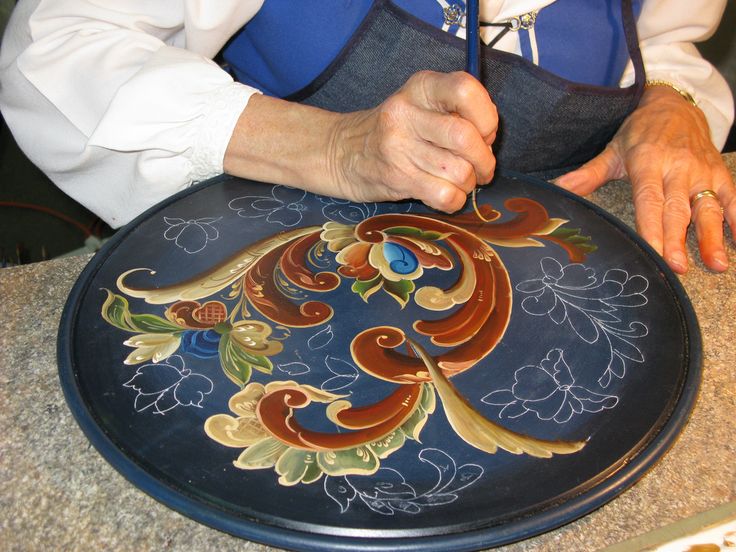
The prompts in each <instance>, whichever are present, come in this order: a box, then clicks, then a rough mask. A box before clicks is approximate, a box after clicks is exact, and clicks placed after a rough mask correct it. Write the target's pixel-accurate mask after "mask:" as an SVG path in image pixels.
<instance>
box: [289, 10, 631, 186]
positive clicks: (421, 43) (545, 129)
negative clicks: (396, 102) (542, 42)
mask: <svg viewBox="0 0 736 552" xmlns="http://www.w3.org/2000/svg"><path fill="white" fill-rule="evenodd" d="M621 10H622V21H623V27H624V35H625V37H626V44H627V47H628V51H629V56H630V58H631V60H632V61H633V64H634V69H635V73H636V79H635V82H634V84H633V85H631V86H630V87H628V88H619V87H606V86H594V85H589V84H580V83H574V82H571V81H568V80H565V79H563V78H561V77H558V76H556V75H554V74H552V73H550V72H549V71H546V70H544V69H541V68H540V67H538V66H536V65H534V64H533V63H531V62H529V61H527V60H526V59H524V58H522V57H520V56H517V55H514V54H509V53H506V52H502V51H498V50H494V49H493V48H489V47H487V46H485V45H483V44H482V45H481V56H482V59H481V73H482V82H483V84H484V85H485V86H486V88H487V89H488V92H489V93H490V95H491V98H492V99H493V101H494V102H495V104H496V106H497V107H498V112H499V119H500V124H499V132H498V135H497V139H496V143H495V144H494V146H493V149H494V152H495V154H496V157H497V161H498V167H499V168H504V169H511V170H515V171H518V172H523V173H531V174H536V175H539V176H543V177H547V178H551V177H554V176H556V175H559V174H562V173H563V172H565V171H566V170H568V169H570V168H573V167H576V166H578V165H580V164H582V163H584V162H585V161H587V160H589V159H591V158H592V157H594V156H595V155H596V154H598V153H599V152H601V151H602V150H603V148H604V147H605V146H606V144H607V143H608V142H609V141H610V139H611V138H612V136H613V135H614V133H615V132H616V130H617V129H618V128H619V127H620V126H621V123H622V122H623V121H624V119H625V118H626V117H627V116H628V115H629V114H630V113H631V112H632V111H633V110H634V109H635V108H636V106H637V104H638V102H639V99H640V98H641V94H642V92H643V89H644V82H645V76H644V64H643V62H642V58H641V52H640V50H639V45H638V38H637V34H636V22H635V20H634V14H633V10H632V6H631V0H622V1H621ZM464 67H465V41H464V40H462V39H461V38H458V37H456V36H453V35H450V34H448V33H446V32H444V31H442V30H441V29H438V28H436V27H434V26H432V25H429V24H427V23H425V22H424V21H422V20H420V19H419V18H417V17H415V16H413V15H412V14H410V13H408V12H406V11H404V10H402V9H401V8H399V7H397V6H396V5H394V4H393V3H391V2H389V1H387V0H376V1H375V2H374V4H373V6H372V8H371V10H370V12H369V13H368V15H367V16H366V17H365V19H364V20H363V22H362V23H361V25H360V26H359V28H358V30H357V32H356V33H355V34H354V35H353V37H352V39H351V40H350V41H349V42H348V44H347V45H346V46H345V47H344V48H343V50H342V52H341V53H340V55H339V56H338V57H337V58H336V59H335V60H334V61H333V62H332V63H331V64H330V65H329V66H328V67H327V69H325V70H324V71H323V72H322V74H320V75H319V76H318V77H317V78H316V79H315V80H314V81H313V82H312V83H310V84H309V85H307V86H306V87H304V88H303V89H302V90H300V91H298V92H296V93H294V94H292V95H290V96H289V97H288V98H287V99H290V100H292V101H298V102H302V103H305V104H309V105H313V106H316V107H321V108H325V109H329V110H332V111H340V112H347V111H355V110H359V109H367V108H371V107H375V106H376V105H378V104H380V103H381V102H382V101H383V100H385V99H386V98H387V97H388V96H390V95H391V94H392V93H393V92H395V91H396V90H397V89H398V88H400V87H401V86H402V85H403V84H404V83H405V82H406V80H407V79H408V78H409V77H410V76H411V75H412V74H414V73H415V72H417V71H420V70H432V71H442V72H449V71H458V70H462V69H463V68H464Z"/></svg>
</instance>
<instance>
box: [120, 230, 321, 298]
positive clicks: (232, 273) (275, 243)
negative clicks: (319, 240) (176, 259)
mask: <svg viewBox="0 0 736 552" xmlns="http://www.w3.org/2000/svg"><path fill="white" fill-rule="evenodd" d="M320 228H321V227H320V226H308V227H306V228H299V229H297V230H291V231H289V232H284V233H281V234H277V235H276V236H272V237H269V238H267V239H264V240H261V241H258V242H256V243H254V244H252V245H250V246H249V247H247V248H246V249H245V250H244V251H243V252H242V253H240V254H238V255H236V256H234V257H232V258H231V259H230V260H228V261H225V263H224V264H221V265H219V266H216V267H215V268H214V269H212V270H210V271H209V272H204V273H202V274H199V275H198V276H195V277H194V278H192V279H190V280H188V281H186V282H183V283H181V284H175V285H172V286H166V287H162V288H156V289H141V288H134V287H129V286H128V285H126V284H125V279H126V278H127V277H128V275H130V274H132V273H134V272H140V271H141V270H148V271H149V273H150V274H151V275H153V274H156V272H155V271H154V270H150V269H148V268H134V269H132V270H128V271H127V272H124V273H123V274H121V275H120V276H119V277H118V279H117V286H118V289H120V291H122V292H123V293H125V294H127V295H129V296H130V297H137V298H140V299H145V301H146V303H149V304H151V305H165V304H168V303H173V302H174V301H179V300H192V301H194V300H197V299H203V298H205V297H209V296H210V295H212V294H213V293H217V292H218V291H221V290H222V289H224V288H226V287H227V286H229V285H230V284H232V283H233V282H235V281H236V280H237V279H238V278H241V277H242V276H244V275H245V273H246V272H248V270H249V269H250V268H251V267H252V266H253V264H254V263H255V262H256V261H257V260H258V259H260V258H261V257H263V256H264V255H266V254H267V253H269V252H270V251H273V250H274V249H276V248H277V247H279V246H281V245H283V244H284V243H287V242H289V241H292V240H294V239H297V238H300V237H303V236H306V235H308V234H311V233H312V232H315V231H317V230H319V229H320Z"/></svg>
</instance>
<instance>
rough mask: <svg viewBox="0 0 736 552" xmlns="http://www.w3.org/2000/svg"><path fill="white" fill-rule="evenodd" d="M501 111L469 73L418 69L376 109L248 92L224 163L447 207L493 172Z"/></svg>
mask: <svg viewBox="0 0 736 552" xmlns="http://www.w3.org/2000/svg"><path fill="white" fill-rule="evenodd" d="M497 126H498V116H497V113H496V108H495V106H494V105H493V102H492V101H491V99H490V97H489V96H488V92H487V91H486V90H485V88H484V87H483V86H482V85H481V84H480V83H479V82H478V81H477V80H475V79H474V78H472V77H471V76H470V75H468V74H466V73H463V72H457V73H448V74H446V73H434V72H428V71H426V72H420V73H417V74H415V75H413V76H412V77H411V78H410V79H409V80H408V81H407V82H406V84H405V85H404V86H403V87H402V88H401V89H400V90H399V91H398V92H396V93H395V94H393V95H392V96H391V97H389V98H388V99H387V100H386V101H384V102H383V103H382V104H381V105H379V106H378V107H376V108H375V109H370V110H366V111H359V112H355V113H346V114H338V113H331V112H328V111H324V110H321V109H316V108H312V107H308V106H304V105H299V104H293V103H289V102H285V101H283V100H278V99H275V98H268V97H265V96H254V97H252V98H251V99H250V101H249V103H248V106H247V107H246V108H245V110H244V111H243V113H242V115H241V116H240V119H239V121H238V125H237V127H236V129H235V132H234V133H233V137H232V138H231V140H230V144H229V146H228V150H227V153H226V155H225V162H224V167H225V172H228V173H229V174H234V175H237V176H242V177H246V178H253V179H256V180H263V181H266V182H273V183H280V184H289V185H292V186H297V187H300V188H304V189H307V190H309V191H312V192H315V193H320V194H326V195H331V196H335V197H342V198H345V199H350V200H353V201H387V200H399V199H407V198H412V199H418V200H420V201H422V202H424V203H425V204H427V205H429V206H430V207H433V208H436V209H440V210H442V211H446V212H453V211H456V210H458V209H460V208H462V206H463V205H464V204H465V201H466V197H467V194H468V193H470V192H471V191H472V190H473V189H474V188H475V186H476V185H477V184H485V183H487V182H489V181H490V180H491V178H492V177H493V172H494V169H495V158H494V157H493V153H492V152H491V149H490V148H489V146H490V145H491V144H492V143H493V140H494V139H495V136H496V129H497Z"/></svg>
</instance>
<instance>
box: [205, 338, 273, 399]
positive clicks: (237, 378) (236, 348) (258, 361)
mask: <svg viewBox="0 0 736 552" xmlns="http://www.w3.org/2000/svg"><path fill="white" fill-rule="evenodd" d="M218 352H219V354H220V365H221V366H222V369H223V371H224V372H225V375H226V376H227V377H228V378H230V380H232V381H233V382H234V383H236V384H237V385H239V386H241V387H243V386H245V384H246V383H248V382H249V381H250V377H251V374H252V373H253V370H258V371H259V372H263V373H264V374H271V372H273V363H272V362H271V361H270V360H269V359H268V357H265V356H262V355H254V354H252V353H250V352H249V351H247V350H246V349H245V348H243V347H242V346H241V345H240V344H239V343H238V342H237V341H236V340H234V339H232V338H231V337H230V334H227V333H226V334H224V335H223V336H222V337H221V338H220V345H219V347H218Z"/></svg>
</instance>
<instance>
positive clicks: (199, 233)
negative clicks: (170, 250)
mask: <svg viewBox="0 0 736 552" xmlns="http://www.w3.org/2000/svg"><path fill="white" fill-rule="evenodd" d="M221 218H222V217H206V218H200V219H189V220H184V219H181V218H174V217H164V222H165V223H166V224H167V225H168V228H167V229H166V231H165V232H164V238H165V239H167V240H169V241H173V242H174V243H175V244H176V246H177V247H178V248H180V249H183V250H184V251H186V252H187V253H190V254H191V253H199V252H200V251H202V250H203V249H204V248H205V247H206V246H207V244H208V243H209V242H210V241H214V240H216V239H217V238H219V237H220V232H219V230H217V228H215V226H214V224H215V223H216V222H217V221H219V220H220V219H221Z"/></svg>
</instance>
